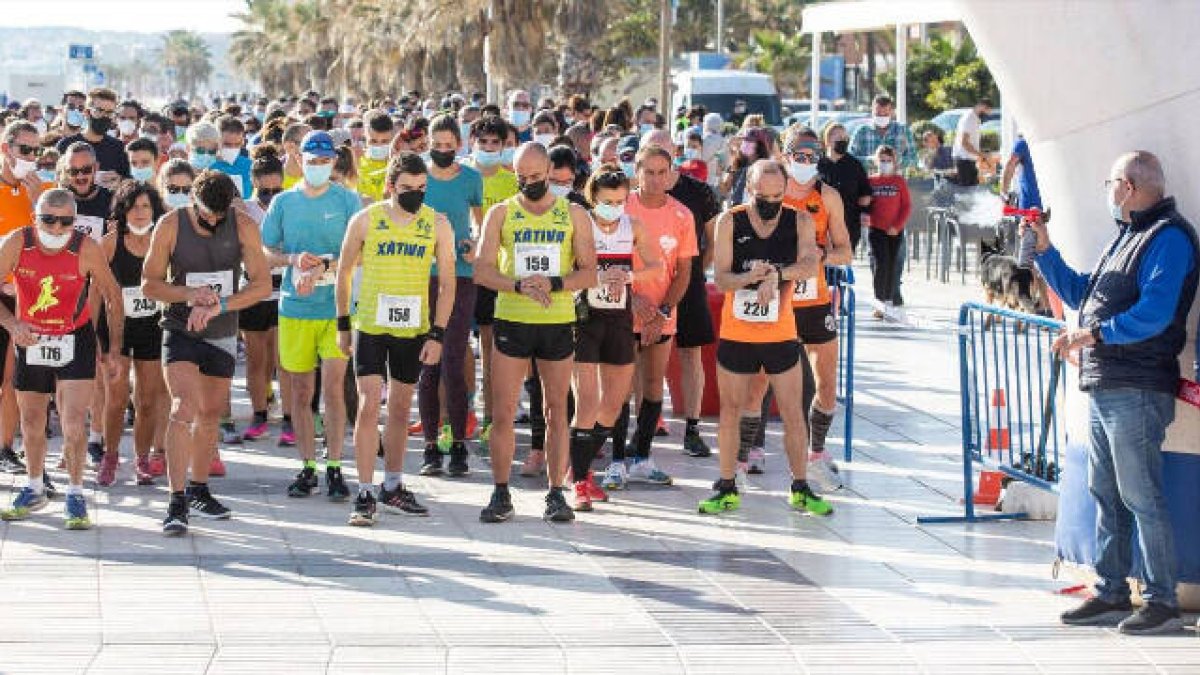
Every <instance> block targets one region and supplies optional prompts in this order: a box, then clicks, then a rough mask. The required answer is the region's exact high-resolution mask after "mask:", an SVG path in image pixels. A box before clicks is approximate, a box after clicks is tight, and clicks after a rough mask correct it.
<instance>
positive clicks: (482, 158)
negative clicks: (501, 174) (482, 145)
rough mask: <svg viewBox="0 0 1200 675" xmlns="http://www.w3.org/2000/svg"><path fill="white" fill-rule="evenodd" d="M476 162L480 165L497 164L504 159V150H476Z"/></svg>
mask: <svg viewBox="0 0 1200 675" xmlns="http://www.w3.org/2000/svg"><path fill="white" fill-rule="evenodd" d="M474 157H475V163H476V164H478V165H479V166H496V165H497V164H499V163H500V162H502V161H504V153H503V152H494V151H493V152H488V151H487V150H476V151H475V153H474Z"/></svg>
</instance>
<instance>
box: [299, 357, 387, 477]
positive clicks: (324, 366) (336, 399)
mask: <svg viewBox="0 0 1200 675" xmlns="http://www.w3.org/2000/svg"><path fill="white" fill-rule="evenodd" d="M347 363H348V361H347V360H346V359H325V360H324V361H322V362H321V388H322V389H323V390H324V394H325V447H326V448H328V449H329V459H331V460H333V461H335V462H340V461H341V459H342V451H343V448H344V447H345V445H346V364H347ZM388 401H389V403H390V402H391V398H390V397H389V398H388ZM406 426H407V425H406ZM310 442H311V443H312V444H313V452H314V454H315V452H316V441H315V440H312V441H310Z"/></svg>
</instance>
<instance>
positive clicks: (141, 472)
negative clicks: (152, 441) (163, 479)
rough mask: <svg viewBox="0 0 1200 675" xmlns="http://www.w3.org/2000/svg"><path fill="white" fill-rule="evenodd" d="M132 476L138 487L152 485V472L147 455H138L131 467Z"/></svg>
mask: <svg viewBox="0 0 1200 675" xmlns="http://www.w3.org/2000/svg"><path fill="white" fill-rule="evenodd" d="M133 476H134V478H135V479H137V484H138V485H154V471H153V470H152V467H151V465H150V457H149V456H148V455H139V456H138V458H137V461H136V462H135V463H134V465H133Z"/></svg>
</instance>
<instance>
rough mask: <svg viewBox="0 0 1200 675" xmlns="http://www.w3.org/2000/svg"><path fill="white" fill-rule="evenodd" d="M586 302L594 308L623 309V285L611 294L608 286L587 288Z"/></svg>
mask: <svg viewBox="0 0 1200 675" xmlns="http://www.w3.org/2000/svg"><path fill="white" fill-rule="evenodd" d="M587 293H588V295H587V299H588V304H589V305H591V306H592V307H595V308H596V309H625V286H624V285H622V286H621V290H619V291H618V292H617V294H616V295H613V294H612V293H610V292H609V288H608V286H600V287H597V288H589V289H588V292H587Z"/></svg>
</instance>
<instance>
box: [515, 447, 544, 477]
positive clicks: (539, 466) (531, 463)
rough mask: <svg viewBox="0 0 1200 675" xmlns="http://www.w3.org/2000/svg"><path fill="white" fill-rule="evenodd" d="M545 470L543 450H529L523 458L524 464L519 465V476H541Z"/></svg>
mask: <svg viewBox="0 0 1200 675" xmlns="http://www.w3.org/2000/svg"><path fill="white" fill-rule="evenodd" d="M545 470H546V451H545V450H530V451H529V454H528V455H526V456H525V463H523V464H522V465H521V475H522V476H524V477H526V478H532V477H534V476H540V475H542V472H544V471H545Z"/></svg>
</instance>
